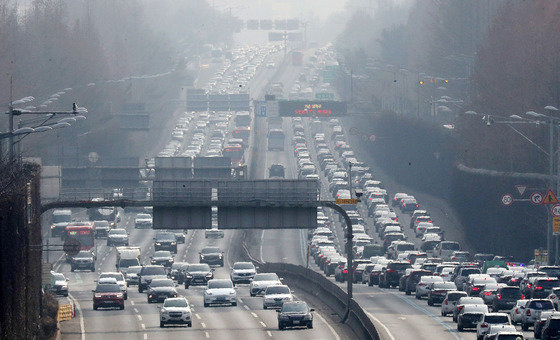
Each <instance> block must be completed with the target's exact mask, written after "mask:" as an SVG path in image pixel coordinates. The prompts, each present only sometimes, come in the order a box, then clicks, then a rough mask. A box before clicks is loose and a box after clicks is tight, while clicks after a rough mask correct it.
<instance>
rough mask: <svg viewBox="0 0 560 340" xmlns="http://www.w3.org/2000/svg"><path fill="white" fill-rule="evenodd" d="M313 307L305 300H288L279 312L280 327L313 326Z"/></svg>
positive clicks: (281, 328)
mask: <svg viewBox="0 0 560 340" xmlns="http://www.w3.org/2000/svg"><path fill="white" fill-rule="evenodd" d="M314 311H315V310H314V309H313V308H309V307H308V306H307V303H305V302H304V301H288V302H284V303H283V304H282V307H281V308H280V309H279V310H277V312H278V329H280V330H283V329H284V328H286V327H298V326H303V327H307V328H313V312H314Z"/></svg>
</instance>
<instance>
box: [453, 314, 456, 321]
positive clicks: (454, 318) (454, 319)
mask: <svg viewBox="0 0 560 340" xmlns="http://www.w3.org/2000/svg"><path fill="white" fill-rule="evenodd" d="M453 322H457V318H456V317H455V314H453Z"/></svg>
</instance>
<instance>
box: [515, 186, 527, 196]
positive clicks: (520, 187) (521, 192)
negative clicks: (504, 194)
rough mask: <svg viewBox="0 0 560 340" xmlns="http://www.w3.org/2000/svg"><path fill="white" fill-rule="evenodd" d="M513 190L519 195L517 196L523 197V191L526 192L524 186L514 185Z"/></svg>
mask: <svg viewBox="0 0 560 340" xmlns="http://www.w3.org/2000/svg"><path fill="white" fill-rule="evenodd" d="M515 189H517V192H518V193H519V195H521V196H523V194H524V193H525V190H527V186H526V185H516V186H515Z"/></svg>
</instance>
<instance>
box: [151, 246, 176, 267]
mask: <svg viewBox="0 0 560 340" xmlns="http://www.w3.org/2000/svg"><path fill="white" fill-rule="evenodd" d="M150 259H151V261H150V262H151V263H152V264H154V265H162V266H164V267H171V265H172V264H173V262H174V260H173V255H171V252H170V251H169V250H158V251H156V252H154V255H153V256H151V257H150Z"/></svg>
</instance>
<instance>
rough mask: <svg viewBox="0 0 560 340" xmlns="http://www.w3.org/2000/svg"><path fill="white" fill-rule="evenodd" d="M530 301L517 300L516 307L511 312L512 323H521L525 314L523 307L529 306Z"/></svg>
mask: <svg viewBox="0 0 560 340" xmlns="http://www.w3.org/2000/svg"><path fill="white" fill-rule="evenodd" d="M527 301H528V300H517V303H516V305H515V306H514V307H513V308H512V309H511V310H510V311H509V317H510V318H511V322H512V323H513V324H514V325H515V324H517V323H519V322H521V316H522V315H521V314H522V313H523V310H522V308H521V307H522V306H525V305H526V304H527Z"/></svg>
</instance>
